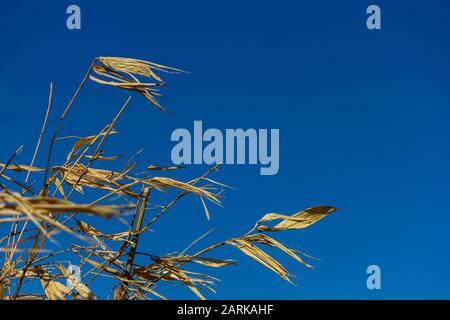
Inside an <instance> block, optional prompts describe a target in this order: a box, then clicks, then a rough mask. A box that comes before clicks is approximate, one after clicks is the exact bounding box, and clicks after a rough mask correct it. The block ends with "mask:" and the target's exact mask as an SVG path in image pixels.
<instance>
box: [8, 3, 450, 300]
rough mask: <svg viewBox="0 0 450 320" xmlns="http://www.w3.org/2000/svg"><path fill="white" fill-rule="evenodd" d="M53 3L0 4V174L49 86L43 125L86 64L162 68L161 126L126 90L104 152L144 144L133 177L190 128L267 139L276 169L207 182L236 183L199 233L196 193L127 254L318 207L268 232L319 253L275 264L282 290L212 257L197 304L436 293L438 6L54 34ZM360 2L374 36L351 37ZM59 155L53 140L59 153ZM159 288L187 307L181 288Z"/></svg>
mask: <svg viewBox="0 0 450 320" xmlns="http://www.w3.org/2000/svg"><path fill="white" fill-rule="evenodd" d="M69 4H72V3H70V2H68V1H39V2H37V1H2V6H1V7H2V9H1V13H0V43H1V48H2V50H1V53H0V55H1V59H0V74H1V77H0V88H1V99H0V101H1V114H0V119H1V120H2V121H1V126H0V135H1V136H2V139H1V148H0V162H5V161H6V159H7V158H9V156H10V154H11V153H12V152H13V151H14V150H15V149H16V148H17V146H18V145H20V144H24V145H25V151H24V153H23V154H22V155H21V157H20V158H19V159H18V162H28V161H29V159H30V158H31V155H32V152H33V150H34V144H35V142H36V136H37V134H38V132H39V128H40V126H41V121H42V117H43V112H44V110H45V105H46V100H47V94H48V83H49V81H50V80H52V81H53V82H54V91H55V96H54V105H53V111H54V113H53V114H52V116H51V124H50V127H51V128H54V126H55V123H56V119H57V117H58V116H59V114H60V112H61V111H62V109H63V107H64V106H65V104H66V103H67V101H68V100H69V98H70V95H71V94H72V93H73V91H74V90H75V88H76V85H77V83H78V82H79V80H80V79H81V77H82V76H83V74H84V72H85V70H86V68H87V67H88V65H89V63H90V62H91V60H92V58H93V57H96V56H108V55H111V56H125V57H135V58H141V59H148V60H152V61H155V62H159V63H162V64H167V65H171V66H175V67H180V68H183V69H185V70H188V71H190V74H189V75H182V76H174V77H169V78H168V82H170V83H171V84H172V86H171V87H170V88H167V90H165V93H166V94H167V97H165V98H163V99H162V100H161V102H162V103H163V104H164V105H165V106H166V107H168V108H169V109H170V110H171V111H172V112H173V113H174V114H175V116H174V117H170V116H167V115H165V114H163V113H160V112H158V111H157V110H156V109H155V108H153V107H151V106H150V105H149V104H148V103H147V102H146V101H145V100H144V99H143V98H141V97H139V96H135V97H134V99H133V101H132V105H131V106H130V108H129V109H128V110H127V111H126V113H125V114H124V116H123V118H121V120H120V123H119V124H118V130H119V132H120V134H118V135H116V136H115V137H114V138H112V139H111V141H112V144H111V148H112V147H114V148H116V149H118V150H119V153H123V154H128V155H131V154H132V153H134V152H136V151H137V150H139V148H140V147H144V148H145V152H144V153H143V154H142V155H141V158H140V159H141V165H142V166H144V165H146V164H156V165H165V164H170V150H171V148H172V146H173V143H171V142H170V134H171V132H172V131H173V130H174V129H176V128H181V127H184V128H192V125H193V121H194V120H202V121H203V124H204V126H205V127H208V128H209V127H215V128H219V129H223V130H224V129H226V128H239V127H241V128H279V129H280V171H279V174H278V175H275V176H260V175H259V169H258V167H256V166H224V167H223V168H222V170H221V173H220V174H218V175H215V176H214V178H216V179H217V180H220V181H221V182H223V183H226V184H228V185H231V186H233V187H235V188H236V189H237V190H227V191H226V199H225V200H224V208H219V207H210V209H211V213H212V216H213V218H212V220H211V221H210V222H208V221H206V219H205V217H204V215H203V213H202V210H201V207H200V205H199V202H198V201H197V200H196V199H190V200H189V199H188V200H184V203H183V204H180V205H178V206H177V207H176V208H175V210H173V211H172V212H171V213H170V214H168V215H167V216H166V217H165V218H164V219H163V220H161V221H160V222H159V223H158V224H155V225H154V230H155V232H153V233H152V234H150V235H149V236H148V237H147V238H146V240H145V241H143V242H141V244H140V245H141V246H142V247H141V249H142V250H143V249H146V250H148V251H151V252H154V253H155V254H162V253H165V252H172V251H176V250H180V249H184V247H185V246H186V245H188V244H189V243H190V241H191V240H193V239H194V238H196V237H197V236H199V235H200V234H202V233H204V232H206V231H207V230H209V229H210V228H212V227H215V228H216V230H215V232H214V233H213V234H212V235H211V236H210V237H208V238H206V239H205V240H204V242H203V243H202V245H205V246H206V245H208V244H211V243H213V242H216V241H219V240H222V239H225V238H227V237H232V236H237V235H240V234H242V233H243V232H245V231H247V230H248V228H249V227H250V226H251V225H252V224H253V223H254V222H255V221H256V220H257V219H258V218H259V217H261V216H262V215H263V214H265V213H266V212H280V213H285V214H290V213H294V212H295V211H297V210H300V209H303V208H307V207H310V206H313V205H316V204H323V205H331V206H336V207H339V208H340V209H341V210H340V211H339V212H337V213H335V214H333V215H331V216H329V217H328V218H327V219H325V220H323V221H321V222H320V223H318V224H317V225H314V226H313V227H311V228H310V229H306V230H301V231H293V232H288V233H285V234H280V235H275V236H277V239H282V240H284V241H285V242H286V243H287V244H288V245H289V246H291V247H295V248H298V249H301V250H303V251H306V252H308V253H309V254H311V255H313V256H316V257H319V258H321V259H322V260H321V261H317V262H314V265H315V267H316V269H315V270H306V269H305V268H303V267H302V266H300V265H297V264H295V263H291V261H290V260H289V259H288V258H286V257H280V258H281V261H283V262H285V263H286V266H287V267H288V268H289V270H290V271H292V272H294V273H295V274H297V275H299V276H300V277H301V279H300V280H298V281H297V286H292V285H290V284H288V283H285V282H284V281H283V280H281V279H280V278H278V277H277V276H276V275H275V274H271V273H270V272H269V271H267V270H265V269H264V268H263V267H261V266H259V265H257V264H256V263H255V262H254V261H252V260H250V259H249V258H247V257H245V256H243V255H242V254H241V253H240V252H238V251H236V250H234V249H233V248H229V249H226V250H222V251H218V252H217V256H221V257H232V258H234V259H237V260H238V262H239V264H238V266H236V267H231V268H228V269H222V270H215V269H214V270H211V272H212V274H213V275H215V276H217V277H218V278H220V279H221V280H222V281H221V282H220V283H219V286H218V287H217V291H218V292H217V294H215V295H214V294H210V295H208V298H216V299H227V298H238V299H239V298H267V299H272V298H285V299H315V298H326V299H328V298H342V299H347V298H353V299H360V298H367V299H380V298H386V299H391V298H447V299H448V298H450V280H449V279H450V278H449V277H448V270H450V257H449V253H448V251H449V240H450V235H449V223H450V203H449V197H448V195H449V191H450V188H449V187H450V185H449V184H450V179H449V178H450V177H449V174H450V170H449V164H450V150H449V143H448V138H449V134H450V129H449V126H448V119H449V116H450V112H449V108H450V104H449V102H450V81H449V79H450V59H449V57H450V45H449V41H448V39H449V35H450V29H449V28H450V5H449V3H448V1H443V0H442V1H406V0H404V1H403V0H402V1H401V0H397V1H381V0H377V1H370V2H369V1H361V0H360V1H356V0H352V1H321V0H317V1H294V0H290V1H276V2H274V1H261V0H259V1H235V0H227V1H131V0H130V1H80V0H77V1H76V2H74V4H77V5H79V6H80V7H81V12H82V29H81V30H79V31H69V30H68V29H67V28H66V26H65V20H66V16H67V15H66V13H65V11H66V8H67V6H68V5H69ZM370 4H378V5H379V6H380V7H381V10H382V30H380V31H369V30H367V28H366V27H365V19H366V14H365V11H366V8H367V6H368V5H370ZM125 98H126V95H125V93H124V92H118V91H116V90H111V89H108V88H100V87H99V86H98V85H96V84H94V83H89V85H88V86H87V88H86V91H84V92H83V94H82V95H81V96H80V99H79V100H78V101H77V103H76V105H75V109H76V110H77V111H76V112H73V113H70V114H69V117H68V118H67V121H66V122H65V126H64V128H63V130H62V133H61V134H62V135H74V134H76V135H89V134H93V133H96V132H98V131H99V130H100V129H101V128H102V127H103V126H104V125H105V124H106V123H107V122H108V121H109V119H111V118H112V117H113V115H114V114H115V113H116V112H117V109H118V108H119V107H120V105H121V104H122V103H123V101H124V100H125ZM75 109H74V110H75ZM47 137H48V136H47ZM67 146H68V145H67V143H66V144H64V143H61V144H59V145H58V148H57V152H59V153H60V155H61V157H63V154H64V153H63V151H64V150H65V149H64V148H65V147H67ZM45 149H46V145H45V146H44V148H43V150H44V151H45ZM41 156H42V155H41ZM57 158H58V157H55V160H56V159H57ZM37 164H38V165H44V162H43V158H42V157H41V159H40V160H39V161H38V163H37ZM206 169H207V168H206V166H192V167H190V168H188V169H187V170H186V171H184V172H183V173H182V176H183V177H185V179H190V178H193V177H195V176H196V175H198V174H199V173H200V172H203V171H204V170H206ZM106 228H107V227H106ZM370 264H377V265H379V266H380V267H381V269H382V289H381V290H379V291H369V290H368V289H367V288H366V276H367V275H366V272H365V271H366V267H367V266H368V265H370ZM97 289H98V290H102V289H105V288H97ZM163 292H164V293H168V292H171V293H169V294H168V295H169V297H171V298H189V297H193V296H192V294H191V293H190V292H189V291H188V290H187V289H184V288H179V289H178V290H175V291H170V290H167V289H166V290H163Z"/></svg>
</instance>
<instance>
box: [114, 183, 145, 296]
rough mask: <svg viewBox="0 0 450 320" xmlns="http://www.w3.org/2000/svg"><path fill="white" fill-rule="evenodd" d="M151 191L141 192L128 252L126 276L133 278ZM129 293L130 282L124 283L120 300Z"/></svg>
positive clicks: (143, 190)
mask: <svg viewBox="0 0 450 320" xmlns="http://www.w3.org/2000/svg"><path fill="white" fill-rule="evenodd" d="M150 190H151V188H149V187H144V188H143V189H142V192H141V205H140V207H139V212H138V215H137V217H136V224H135V226H134V230H133V234H134V236H133V239H132V241H131V246H130V251H129V252H128V260H127V267H126V269H125V271H126V275H127V276H129V277H130V276H131V273H132V270H133V262H134V257H135V255H136V249H137V246H138V242H139V236H140V235H141V233H140V231H141V228H142V222H143V221H144V215H145V209H146V208H147V202H148V198H149V196H150ZM127 293H128V282H125V281H124V282H122V290H121V295H120V297H119V298H120V300H125V299H126V298H127Z"/></svg>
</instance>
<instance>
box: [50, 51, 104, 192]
mask: <svg viewBox="0 0 450 320" xmlns="http://www.w3.org/2000/svg"><path fill="white" fill-rule="evenodd" d="M96 60H97V59H94V60H93V61H92V63H91V65H90V66H89V69H88V71H87V72H86V74H85V75H84V78H83V80H81V82H80V84H79V85H78V88H77V91H75V93H74V95H73V96H72V99H71V100H70V101H69V104H68V105H67V106H66V109H65V110H64V112H63V113H62V115H61V117H60V118H59V123H58V126H57V127H56V130H55V132H54V134H53V137H52V140H51V142H50V148H49V150H48V155H47V164H46V166H45V177H44V188H43V190H42V195H43V196H46V195H47V190H48V186H49V181H47V180H48V171H49V168H50V161H51V157H52V151H53V145H54V144H55V141H56V138H57V137H58V132H59V130H60V129H61V125H62V123H63V121H64V119H65V117H66V115H67V113H68V112H69V110H70V108H71V107H72V104H73V102H74V101H75V99H76V98H77V97H78V94H79V93H80V91H81V89H82V88H83V86H84V84H85V83H86V81H87V79H89V74H90V73H91V70H92V67H93V66H94V64H95V61H96Z"/></svg>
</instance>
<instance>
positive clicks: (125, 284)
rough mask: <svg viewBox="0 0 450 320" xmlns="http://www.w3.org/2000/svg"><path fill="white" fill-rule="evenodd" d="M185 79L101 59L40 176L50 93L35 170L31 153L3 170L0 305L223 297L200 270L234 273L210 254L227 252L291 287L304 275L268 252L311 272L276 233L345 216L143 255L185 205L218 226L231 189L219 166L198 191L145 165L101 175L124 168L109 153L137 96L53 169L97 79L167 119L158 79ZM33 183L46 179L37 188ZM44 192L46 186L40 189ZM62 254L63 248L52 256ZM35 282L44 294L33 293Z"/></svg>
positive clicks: (298, 218)
mask: <svg viewBox="0 0 450 320" xmlns="http://www.w3.org/2000/svg"><path fill="white" fill-rule="evenodd" d="M180 72H183V71H181V70H179V69H175V68H170V67H166V66H163V65H159V64H155V63H152V62H148V61H143V60H137V59H128V58H115V57H100V58H96V59H94V60H93V62H92V64H91V65H90V67H89V69H88V71H87V73H86V75H85V76H84V78H83V79H82V81H81V83H80V85H79V86H78V88H77V90H76V92H75V94H74V95H73V97H72V98H71V100H70V101H69V103H68V105H67V107H66V109H65V110H64V111H63V113H62V115H61V117H60V119H59V122H58V124H57V126H56V130H55V132H54V133H53V135H52V137H51V139H50V147H49V152H48V154H47V161H46V166H45V168H39V167H36V166H35V165H34V163H35V160H36V158H37V155H38V154H39V148H40V145H41V143H42V141H43V138H44V133H45V131H46V127H47V119H48V116H49V113H50V109H51V105H52V95H53V90H52V85H51V84H50V93H49V100H48V106H47V110H46V113H45V119H44V123H43V126H42V129H41V132H40V134H39V137H38V142H37V145H36V148H35V152H34V155H33V158H32V160H31V162H30V164H26V165H25V164H15V163H16V162H17V160H18V159H17V158H18V157H19V155H20V152H21V148H19V149H18V150H17V151H16V152H15V153H14V154H13V155H12V156H11V157H10V159H8V160H7V161H6V162H5V163H0V230H1V231H0V257H1V256H3V265H2V266H1V268H0V299H7V300H15V299H105V298H106V297H100V296H97V295H96V293H95V292H94V290H93V289H92V287H93V283H94V282H95V281H102V279H105V278H109V279H112V280H113V281H114V282H115V283H116V284H115V285H114V286H113V288H112V291H111V292H112V294H111V295H110V296H108V297H107V298H109V297H112V298H114V299H120V300H124V299H131V300H134V299H154V298H156V299H166V297H164V296H162V295H161V294H160V293H159V292H158V285H159V284H161V283H164V282H165V283H167V282H176V283H180V284H181V285H184V286H186V287H187V288H188V289H190V290H191V291H192V292H193V293H194V294H195V295H196V296H197V297H198V298H200V299H204V294H205V292H207V291H212V292H214V289H213V288H212V285H214V282H215V280H217V279H215V278H213V277H212V276H210V275H207V274H202V273H199V272H195V271H192V268H193V267H195V265H202V266H206V267H212V268H222V267H227V266H229V265H231V264H234V261H232V260H228V259H215V258H211V257H208V253H209V252H210V251H212V250H215V249H217V248H219V247H221V246H226V245H228V246H232V247H235V248H236V249H237V250H239V251H241V252H242V253H243V254H245V255H247V256H248V257H250V258H251V259H254V260H255V261H256V262H258V263H260V264H261V265H263V266H264V267H266V268H267V269H269V270H271V271H273V272H274V273H276V274H278V275H279V276H280V277H281V278H283V279H284V280H286V281H288V282H291V281H292V278H293V277H294V276H293V275H292V274H291V273H289V272H288V270H286V268H285V267H284V266H283V265H282V264H281V263H280V262H278V261H277V260H275V259H274V258H273V257H272V256H271V255H269V254H268V253H267V252H266V251H264V248H268V247H272V248H277V249H279V250H281V251H282V252H284V253H285V254H287V255H288V256H290V257H291V258H293V259H295V260H296V261H298V262H299V263H300V264H303V265H304V266H306V267H309V268H310V267H311V265H310V264H308V263H307V262H306V261H305V260H306V258H311V257H309V256H306V255H305V254H303V253H301V252H300V251H297V250H293V249H290V248H287V247H286V246H285V245H283V244H282V243H280V242H278V241H277V240H275V239H273V238H272V237H270V236H269V235H268V234H271V233H276V232H280V231H286V230H296V229H303V228H307V227H309V226H310V225H312V224H314V223H316V222H317V221H319V220H321V219H322V218H324V217H325V216H327V215H328V214H330V213H331V212H333V211H335V210H336V209H335V208H333V207H326V206H316V207H312V208H309V209H306V210H302V211H299V212H297V213H294V214H292V215H282V214H277V213H269V214H266V215H264V216H263V217H262V218H261V219H260V220H259V221H257V222H256V224H255V226H254V227H253V228H252V229H251V230H250V231H249V232H248V233H246V234H245V235H242V236H240V237H235V238H231V239H228V240H225V241H223V242H220V243H217V244H214V245H211V246H209V247H207V248H205V249H203V250H200V251H198V252H194V253H188V251H190V249H191V248H192V245H193V244H194V243H196V242H197V241H199V240H201V239H203V237H204V236H202V237H200V238H199V239H197V240H196V241H195V242H194V243H193V244H192V245H191V246H189V247H188V249H185V250H183V251H182V252H180V253H170V254H166V255H164V256H158V257H156V256H154V255H150V254H148V253H146V252H145V248H140V249H141V250H140V251H138V250H137V247H138V242H139V238H140V237H143V236H145V233H146V232H148V231H149V230H150V226H151V225H152V224H153V223H154V222H155V221H157V220H158V219H161V218H162V217H163V216H164V214H165V213H166V212H167V211H168V210H169V209H170V208H171V207H172V206H173V205H174V204H175V203H177V202H178V201H179V200H180V199H181V198H183V197H185V196H187V195H193V196H196V197H199V198H200V200H201V203H202V205H203V209H204V211H205V213H206V215H207V217H208V218H209V212H208V208H207V206H206V202H205V200H209V201H211V202H213V203H215V204H220V202H221V196H220V191H221V190H220V189H221V188H222V186H223V185H222V184H219V183H217V182H215V181H214V180H212V179H210V178H209V176H210V175H211V174H212V173H213V172H215V171H217V168H218V166H214V167H212V168H211V169H210V170H209V171H208V172H206V173H205V174H203V175H202V176H200V177H198V178H196V179H193V180H190V181H188V182H181V181H177V180H174V179H171V178H168V177H159V176H153V175H147V176H146V177H142V176H140V175H139V174H134V172H135V169H136V168H135V167H136V164H133V163H132V161H131V159H130V161H128V162H127V164H126V165H125V166H124V167H123V168H122V169H120V170H117V171H111V170H106V169H101V168H99V167H98V166H99V165H101V163H104V162H105V161H108V162H114V161H116V160H117V157H107V156H105V155H104V154H103V152H102V146H103V145H104V143H105V142H106V140H107V138H108V136H109V135H111V134H113V133H115V131H114V127H115V124H116V122H117V121H118V120H119V118H120V116H121V114H122V113H123V111H124V110H125V109H126V107H127V106H128V104H129V102H130V98H131V97H130V98H128V99H127V100H126V102H125V104H124V105H123V106H122V107H121V108H120V110H119V111H118V112H117V115H116V116H115V117H114V119H113V120H112V121H111V122H110V123H109V124H108V125H107V126H105V127H104V128H103V129H102V130H101V131H100V132H99V133H98V134H96V135H92V136H88V137H84V138H80V139H78V140H77V141H76V142H75V143H74V145H73V147H72V149H71V150H70V151H69V152H68V154H67V157H66V160H65V162H64V163H60V164H58V165H51V159H52V150H53V146H54V144H55V143H56V142H57V140H58V133H59V130H60V128H61V126H62V124H63V122H64V119H65V117H66V115H67V113H68V112H69V111H70V110H71V108H72V105H73V103H74V101H75V100H76V98H77V96H78V95H79V93H80V91H81V90H82V88H83V87H84V86H85V84H86V83H87V82H88V80H89V79H90V80H92V81H94V82H96V83H98V84H100V85H108V86H113V87H117V88H119V89H125V90H128V91H133V92H137V93H139V94H141V95H143V96H144V97H145V98H146V99H147V100H149V101H150V102H151V103H152V104H153V105H154V106H156V107H157V108H158V109H159V110H162V111H165V112H167V111H166V109H165V108H164V107H162V106H161V105H160V104H159V103H158V101H157V97H158V96H159V95H160V94H159V89H160V87H164V86H165V83H164V81H163V80H162V79H161V77H160V75H158V74H161V73H180ZM142 78H146V79H147V80H146V82H142V81H141V80H140V79H142ZM179 169H181V168H180V167H156V166H148V168H147V170H148V172H151V173H154V172H165V171H171V170H179ZM18 172H19V173H18ZM20 172H22V174H25V173H26V177H25V179H24V180H23V181H20V177H22V178H23V176H22V175H21V174H20ZM32 175H33V176H34V177H36V180H34V182H33V183H29V181H30V177H31V176H32ZM39 178H41V179H39ZM39 185H41V186H42V187H41V188H40V190H36V189H37V186H39ZM167 189H177V190H178V192H179V193H178V195H177V196H176V197H174V199H173V200H172V201H171V202H169V203H168V204H167V205H164V206H160V207H158V211H157V212H156V213H155V214H152V215H149V214H148V211H147V212H146V208H147V205H148V203H149V201H150V194H151V195H152V197H153V196H154V195H156V194H157V193H158V192H161V191H162V192H165V191H166V190H167ZM94 190H96V191H94ZM74 193H82V194H86V195H93V194H95V195H98V194H100V193H101V196H100V197H98V198H96V199H95V200H94V201H92V202H89V203H75V202H74V201H73V200H71V198H72V197H73V194H74ZM111 199H113V200H111ZM114 199H116V200H114ZM108 200H109V201H110V202H111V201H112V202H114V203H115V202H120V201H124V202H125V203H126V204H125V205H124V204H120V203H117V204H114V205H107V204H104V203H105V201H108ZM127 212H128V215H127V214H126V213H127ZM130 213H131V214H130ZM146 213H147V216H146ZM87 215H89V216H94V217H97V218H95V219H104V221H103V220H102V223H104V224H106V223H108V221H111V219H121V221H123V222H126V226H125V227H124V228H123V230H117V232H115V233H103V232H102V231H100V230H98V229H96V228H94V227H93V226H92V225H91V224H89V223H88V222H86V218H85V217H86V216H87ZM90 219H92V218H90ZM62 233H64V234H68V235H67V236H69V237H74V238H75V239H76V240H77V241H78V242H79V243H81V244H77V243H75V244H71V245H61V244H58V242H57V241H58V238H59V237H60V236H62V235H61V234H62ZM72 242H73V241H72ZM55 243H56V244H55ZM55 247H56V248H58V249H56V250H55V249H49V248H55ZM137 255H147V256H148V257H150V258H151V260H150V261H152V262H151V263H150V264H144V265H142V264H139V263H138V261H139V259H136V257H137ZM73 257H79V261H80V263H79V265H80V267H81V270H82V272H81V274H82V277H81V279H82V281H78V280H76V279H75V280H74V279H73V278H72V275H71V271H70V270H68V268H66V267H65V266H64V265H63V264H62V263H60V262H58V261H67V260H69V261H70V258H72V261H73V263H74V265H76V264H78V263H76V262H78V261H76V262H75V259H74V258H73ZM305 257H306V258H305ZM147 261H148V260H147ZM194 269H195V268H194ZM33 283H34V285H30V284H33ZM36 284H38V285H39V284H40V285H39V289H36V287H37V286H36Z"/></svg>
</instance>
